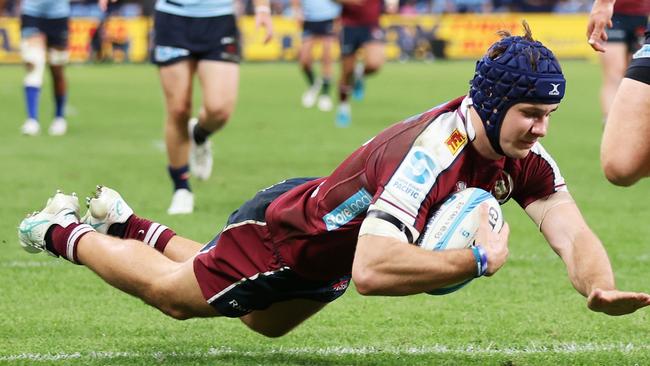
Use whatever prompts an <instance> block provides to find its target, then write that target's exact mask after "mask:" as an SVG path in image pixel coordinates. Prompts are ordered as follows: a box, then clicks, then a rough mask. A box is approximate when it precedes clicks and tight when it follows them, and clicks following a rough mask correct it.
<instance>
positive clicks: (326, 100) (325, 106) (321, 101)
mask: <svg viewBox="0 0 650 366" xmlns="http://www.w3.org/2000/svg"><path fill="white" fill-rule="evenodd" d="M333 106H334V103H332V98H330V96H329V95H326V94H321V95H320V96H319V97H318V110H320V111H321V112H329V111H331V110H332V107H333Z"/></svg>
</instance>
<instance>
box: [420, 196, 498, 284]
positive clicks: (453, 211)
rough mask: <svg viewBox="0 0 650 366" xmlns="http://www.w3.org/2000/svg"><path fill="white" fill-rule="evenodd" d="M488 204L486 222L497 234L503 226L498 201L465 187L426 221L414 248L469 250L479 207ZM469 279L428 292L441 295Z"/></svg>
mask: <svg viewBox="0 0 650 366" xmlns="http://www.w3.org/2000/svg"><path fill="white" fill-rule="evenodd" d="M482 203H487V205H488V216H489V223H490V226H491V227H492V230H493V231H495V232H499V231H500V230H501V227H502V226H503V214H502V213H501V207H500V206H499V202H497V200H496V199H495V198H494V197H493V196H492V195H491V194H490V193H489V192H486V191H484V190H482V189H480V188H467V189H464V190H462V191H459V192H456V193H454V194H453V195H451V196H450V197H449V198H448V199H447V200H445V201H444V202H443V203H442V205H441V206H440V208H439V209H438V210H437V211H436V212H435V213H434V214H433V216H432V217H431V218H430V219H429V221H428V222H427V226H426V228H425V229H424V233H423V234H422V235H420V238H419V239H418V242H417V245H418V246H420V247H421V248H423V249H427V250H447V249H462V248H469V247H471V246H472V245H473V244H474V237H475V236H476V232H477V231H478V226H479V222H480V213H479V207H480V206H481V204H482ZM471 280H472V278H470V279H468V280H466V281H463V282H460V283H456V284H453V285H449V286H446V287H443V288H439V289H435V290H433V291H430V292H428V293H429V294H431V295H445V294H448V293H451V292H454V291H457V290H459V289H460V288H462V287H463V286H465V285H467V284H468V283H469V282H470V281H471Z"/></svg>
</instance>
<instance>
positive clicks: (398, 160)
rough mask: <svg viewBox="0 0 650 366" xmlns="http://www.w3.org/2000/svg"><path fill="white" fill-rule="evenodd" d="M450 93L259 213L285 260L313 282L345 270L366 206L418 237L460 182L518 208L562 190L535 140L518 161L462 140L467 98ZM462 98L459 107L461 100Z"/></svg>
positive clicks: (556, 171) (557, 174) (558, 176)
mask: <svg viewBox="0 0 650 366" xmlns="http://www.w3.org/2000/svg"><path fill="white" fill-rule="evenodd" d="M464 99H465V97H460V98H457V99H455V100H453V101H450V102H448V103H446V104H444V105H442V106H439V107H436V108H433V109H431V110H429V111H427V112H424V113H422V114H420V115H417V116H414V117H411V118H409V119H407V120H405V121H402V122H400V123H397V124H395V125H393V126H391V127H389V128H387V129H386V130H384V131H382V132H381V133H380V134H379V135H377V136H376V137H375V138H373V139H372V140H370V141H369V142H367V143H366V144H364V145H363V146H362V147H360V148H359V149H357V150H356V151H355V152H354V153H352V155H350V156H349V157H348V158H347V159H346V160H345V161H344V162H343V163H341V164H340V165H339V166H338V167H337V168H336V170H334V172H333V173H332V174H331V175H330V176H329V177H324V178H321V179H317V180H314V181H310V182H307V183H305V184H303V185H300V186H298V187H295V188H293V189H291V190H290V191H288V192H286V193H284V194H283V195H281V196H280V197H278V198H277V199H275V200H274V201H273V202H272V203H271V205H270V206H269V208H268V209H267V211H266V221H267V225H268V229H269V231H270V234H271V238H272V240H273V242H274V244H275V246H276V248H277V251H278V253H279V254H280V256H281V257H282V259H283V260H284V262H285V264H286V265H287V266H289V267H291V268H292V269H293V270H294V271H296V272H297V273H299V274H301V275H303V276H305V277H307V278H313V279H332V278H336V277H340V276H343V275H346V274H349V273H350V272H351V269H352V260H353V257H354V251H355V247H356V242H357V236H358V234H359V228H360V226H361V223H362V221H363V220H364V218H365V216H366V212H367V211H368V209H373V210H381V211H385V212H387V213H389V214H391V215H392V216H394V217H396V218H398V219H399V220H400V221H402V222H403V223H404V224H405V225H406V227H407V228H408V230H410V231H411V234H412V237H413V238H414V240H415V239H417V238H418V237H419V234H420V232H421V231H422V230H423V229H424V227H425V225H426V221H427V218H428V217H429V216H430V214H431V213H432V211H433V210H435V207H436V205H438V204H440V203H441V202H442V201H444V199H445V198H446V197H448V196H449V195H450V194H452V193H454V192H456V191H457V190H459V189H463V188H465V187H479V188H483V189H485V190H487V191H488V192H492V194H493V195H494V196H495V197H496V198H497V199H498V200H499V201H500V202H501V203H504V202H505V201H507V200H508V199H510V198H513V199H515V201H517V202H518V203H519V205H521V206H522V207H526V206H527V205H528V204H530V203H531V202H533V201H535V200H537V199H540V198H543V197H546V196H548V195H549V194H552V193H554V192H557V191H561V190H562V191H564V190H566V186H565V183H564V178H563V177H562V176H561V174H560V172H559V169H558V167H557V165H556V164H555V162H554V161H553V159H552V158H551V157H550V156H549V155H548V154H547V153H546V151H545V150H544V148H543V147H542V146H541V144H539V143H536V144H535V145H534V146H533V148H532V150H531V152H530V154H528V156H527V157H526V158H524V159H512V158H506V157H504V158H501V159H500V160H496V161H495V160H490V159H486V158H483V157H482V156H481V155H479V154H478V152H477V151H476V150H475V149H474V148H473V147H472V145H471V144H470V143H469V140H470V138H471V137H473V130H472V132H470V135H469V136H470V138H468V130H467V128H466V126H465V120H466V118H465V113H466V111H467V104H468V101H465V102H463V100H464ZM461 103H462V104H461Z"/></svg>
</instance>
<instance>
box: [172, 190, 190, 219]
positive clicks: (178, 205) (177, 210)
mask: <svg viewBox="0 0 650 366" xmlns="http://www.w3.org/2000/svg"><path fill="white" fill-rule="evenodd" d="M193 211H194V194H193V193H192V192H190V191H189V190H188V189H184V188H181V189H177V190H176V191H175V192H174V195H173V196H172V203H171V204H170V205H169V208H168V209H167V213H168V214H170V215H184V214H191V213H192V212H193Z"/></svg>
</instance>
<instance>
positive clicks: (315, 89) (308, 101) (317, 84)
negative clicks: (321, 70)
mask: <svg viewBox="0 0 650 366" xmlns="http://www.w3.org/2000/svg"><path fill="white" fill-rule="evenodd" d="M322 86H323V81H322V80H321V79H316V81H314V84H312V86H310V87H309V89H307V90H306V91H305V92H304V93H303V94H302V100H301V101H302V106H303V107H305V108H311V107H313V106H314V104H316V99H317V98H318V93H319V92H320V89H321V87H322Z"/></svg>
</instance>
